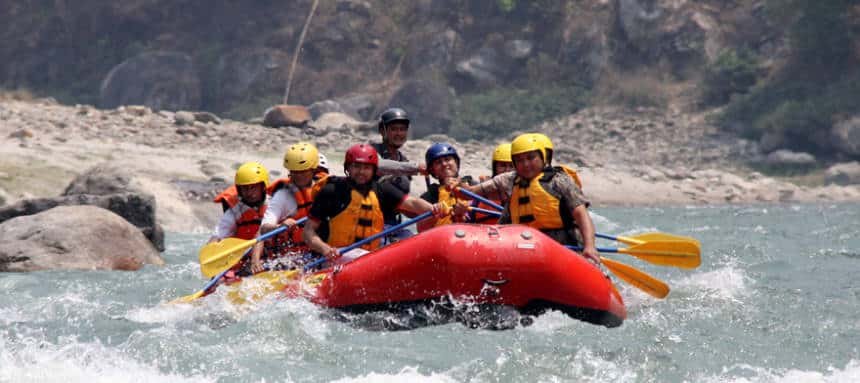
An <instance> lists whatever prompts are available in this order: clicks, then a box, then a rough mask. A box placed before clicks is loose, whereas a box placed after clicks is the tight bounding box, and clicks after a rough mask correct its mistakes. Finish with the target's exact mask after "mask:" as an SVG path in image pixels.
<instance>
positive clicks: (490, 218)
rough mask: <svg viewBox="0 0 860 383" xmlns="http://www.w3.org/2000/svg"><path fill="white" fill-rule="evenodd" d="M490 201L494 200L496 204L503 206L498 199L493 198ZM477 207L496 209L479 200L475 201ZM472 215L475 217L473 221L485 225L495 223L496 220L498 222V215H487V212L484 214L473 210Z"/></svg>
mask: <svg viewBox="0 0 860 383" xmlns="http://www.w3.org/2000/svg"><path fill="white" fill-rule="evenodd" d="M491 201H493V202H495V203H496V204H498V205H501V206H504V204H502V203H501V202H500V201H495V200H491ZM477 207H479V208H481V209H485V210H492V211H496V208H495V207H492V206H490V205H487V204H485V203H483V202H480V201H478V202H477ZM473 215H474V217H475V223H482V224H485V225H493V224H496V223H497V222H499V217H498V216H495V215H489V214H484V213H479V212H474V214H473Z"/></svg>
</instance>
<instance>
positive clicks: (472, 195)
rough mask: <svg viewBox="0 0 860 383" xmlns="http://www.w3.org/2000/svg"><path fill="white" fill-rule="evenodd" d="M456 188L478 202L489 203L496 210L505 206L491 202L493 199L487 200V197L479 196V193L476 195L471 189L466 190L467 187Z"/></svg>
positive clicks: (500, 209)
mask: <svg viewBox="0 0 860 383" xmlns="http://www.w3.org/2000/svg"><path fill="white" fill-rule="evenodd" d="M457 190H459V191H460V193H463V194H465V195H466V196H468V197H469V198H472V199H474V200H477V201H478V202H483V203H485V204H487V205H490V206H491V207H492V208H493V209H496V210H498V211H502V210H505V208H504V207H502V206H501V205H499V204H497V203H495V202H493V201H490V200H489V199H487V198H484V197H481V196H480V195H478V194H476V193H474V192H471V191H469V190H467V189H464V188H457Z"/></svg>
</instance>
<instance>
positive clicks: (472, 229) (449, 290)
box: [264, 224, 627, 327]
mask: <svg viewBox="0 0 860 383" xmlns="http://www.w3.org/2000/svg"><path fill="white" fill-rule="evenodd" d="M281 273H288V274H289V273H291V276H293V277H294V276H295V275H296V273H295V271H292V272H281ZM264 274H269V273H264ZM284 275H286V274H284ZM273 276H274V272H273V273H272V274H270V276H269V277H268V278H269V279H272V277H273ZM278 285H279V286H278V287H277V288H279V289H281V288H283V291H284V292H286V293H287V294H288V295H291V296H296V295H300V296H305V297H307V298H308V299H310V300H311V301H312V302H314V303H316V304H319V305H322V306H326V307H333V308H338V309H341V310H346V311H349V312H366V311H378V310H396V309H397V308H398V307H404V306H407V305H409V304H414V303H424V302H432V301H436V300H440V299H453V300H456V301H460V302H463V301H465V302H472V303H476V304H490V305H504V306H512V307H515V308H516V309H517V310H518V311H519V312H520V313H523V314H527V315H537V314H540V313H541V312H544V311H546V310H547V309H553V310H559V311H562V312H564V313H566V314H567V315H569V316H571V317H573V318H576V319H580V320H583V321H586V322H590V323H594V324H599V325H604V326H606V327H616V326H619V325H621V323H622V321H623V320H624V319H625V318H626V316H627V311H626V309H625V307H624V303H623V301H622V299H621V296H620V294H619V293H618V291H617V290H616V289H615V286H614V285H613V284H612V281H610V280H609V278H608V277H607V276H606V275H605V274H604V273H603V272H602V271H601V270H600V269H598V268H597V267H596V266H594V265H593V264H591V263H590V262H588V261H586V260H585V258H583V257H582V256H579V255H578V254H576V253H574V252H572V251H570V250H568V249H566V248H564V246H562V245H560V244H559V243H557V242H555V241H554V240H552V239H551V238H549V237H547V236H546V235H544V234H543V233H541V232H539V231H537V230H534V229H532V228H529V227H527V226H521V225H507V226H488V225H471V224H454V225H446V226H441V227H437V228H434V229H432V230H428V231H426V232H424V233H421V234H419V235H416V236H413V237H411V238H409V239H406V240H403V241H401V242H399V243H396V244H393V245H390V246H387V247H385V248H382V249H379V250H377V251H374V252H371V253H368V254H366V255H364V256H362V257H360V258H358V259H355V260H353V261H351V262H349V263H346V264H341V265H335V266H333V267H331V268H328V269H325V270H322V271H320V272H317V273H315V274H312V275H306V276H305V277H303V278H302V283H298V282H297V281H294V282H292V283H290V282H286V283H285V281H284V280H283V279H282V280H281V282H280V283H279V284H278Z"/></svg>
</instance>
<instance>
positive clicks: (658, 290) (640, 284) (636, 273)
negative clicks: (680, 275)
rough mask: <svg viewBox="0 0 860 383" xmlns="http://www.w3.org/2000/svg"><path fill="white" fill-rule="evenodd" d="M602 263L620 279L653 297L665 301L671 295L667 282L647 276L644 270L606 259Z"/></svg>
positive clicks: (601, 258)
mask: <svg viewBox="0 0 860 383" xmlns="http://www.w3.org/2000/svg"><path fill="white" fill-rule="evenodd" d="M600 261H601V262H603V264H604V265H606V268H607V269H609V271H611V272H612V273H613V274H615V275H616V276H617V277H618V278H621V280H623V281H624V282H627V283H629V284H631V285H633V286H634V287H636V288H638V289H639V290H642V291H644V292H645V293H647V294H648V295H650V296H652V297H655V298H660V299H663V298H665V297H666V295H669V286H668V285H667V284H666V283H665V282H663V281H661V280H659V279H657V278H654V277H652V276H650V275H648V274H646V273H645V272H644V271H642V270H639V269H637V268H635V267H633V266H630V265H627V264H624V263H621V262H618V261H614V260H612V259H609V258H605V257H600Z"/></svg>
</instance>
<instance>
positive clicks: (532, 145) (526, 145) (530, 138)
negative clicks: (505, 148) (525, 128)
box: [511, 133, 546, 161]
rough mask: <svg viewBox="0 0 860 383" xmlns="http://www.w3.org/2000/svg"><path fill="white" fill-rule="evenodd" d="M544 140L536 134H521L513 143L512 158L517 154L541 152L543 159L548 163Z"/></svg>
mask: <svg viewBox="0 0 860 383" xmlns="http://www.w3.org/2000/svg"><path fill="white" fill-rule="evenodd" d="M545 148H546V147H545V144H544V142H543V140H542V139H541V138H540V137H538V134H536V133H525V134H520V135H519V136H517V138H514V140H513V141H511V156H512V157H513V156H515V155H517V154H522V153H527V152H532V151H535V150H538V151H540V154H541V157H542V158H543V159H544V161H546V150H545Z"/></svg>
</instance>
